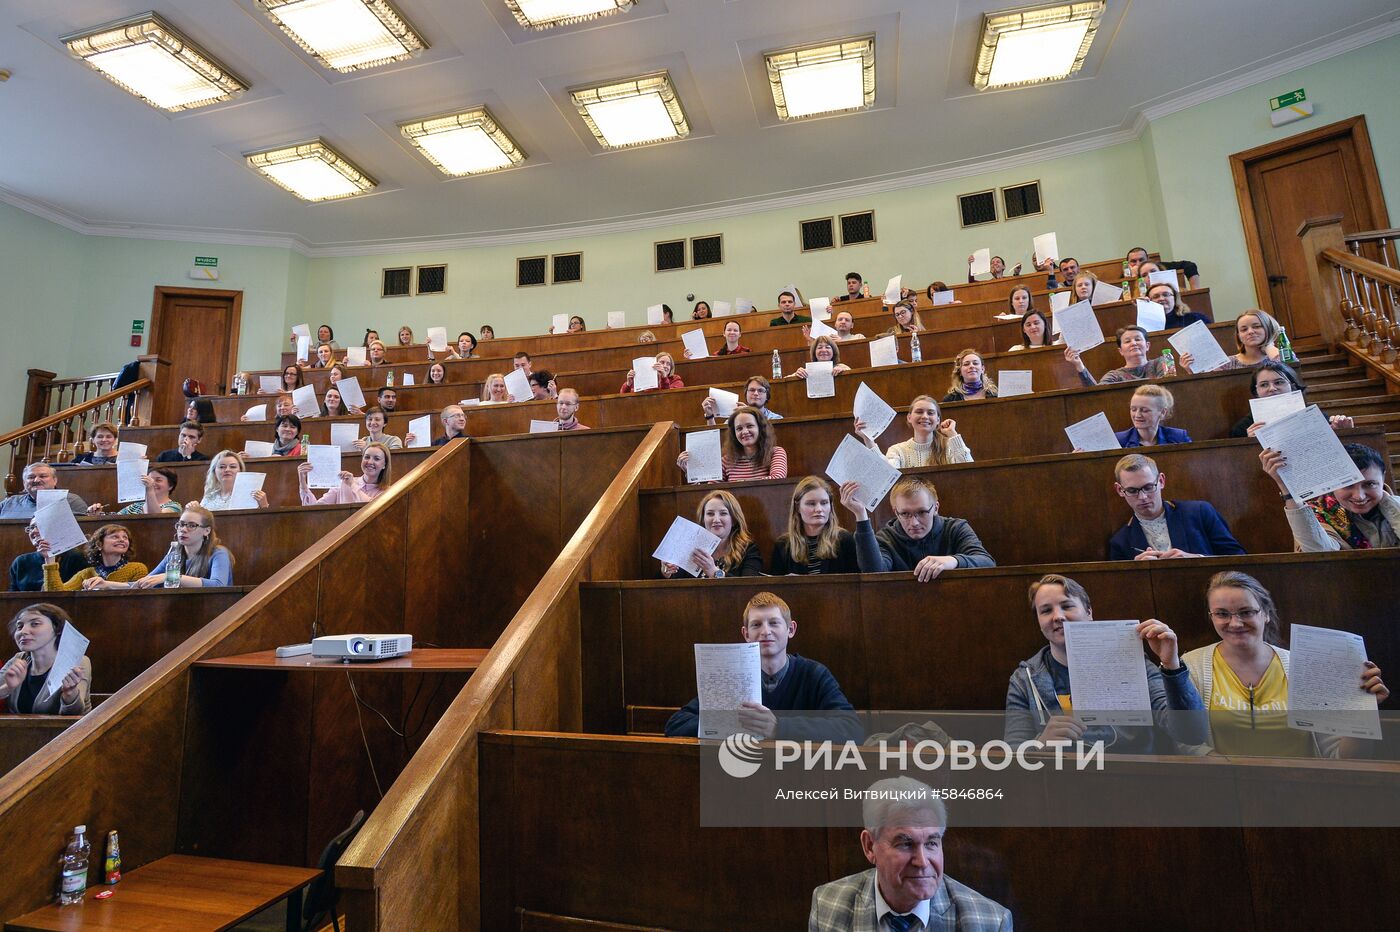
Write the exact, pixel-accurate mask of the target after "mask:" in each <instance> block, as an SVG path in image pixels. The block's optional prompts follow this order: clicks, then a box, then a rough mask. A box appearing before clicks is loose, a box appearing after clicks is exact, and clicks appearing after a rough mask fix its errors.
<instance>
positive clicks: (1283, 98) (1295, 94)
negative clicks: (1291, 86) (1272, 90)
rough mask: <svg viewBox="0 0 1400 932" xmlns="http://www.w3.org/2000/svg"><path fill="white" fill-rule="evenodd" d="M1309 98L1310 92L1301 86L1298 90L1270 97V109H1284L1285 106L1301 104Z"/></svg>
mask: <svg viewBox="0 0 1400 932" xmlns="http://www.w3.org/2000/svg"><path fill="white" fill-rule="evenodd" d="M1307 99H1308V94H1307V92H1306V91H1305V90H1303V89H1302V88H1301V87H1300V88H1298V89H1297V90H1296V91H1289V92H1288V93H1287V94H1280V95H1279V96H1277V97H1270V98H1269V109H1270V110H1282V109H1283V108H1284V107H1291V106H1293V105H1294V104H1300V103H1302V102H1303V101H1305V100H1307Z"/></svg>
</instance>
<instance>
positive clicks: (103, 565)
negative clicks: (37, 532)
mask: <svg viewBox="0 0 1400 932" xmlns="http://www.w3.org/2000/svg"><path fill="white" fill-rule="evenodd" d="M39 553H40V554H42V555H43V557H44V591H45V592H57V591H60V590H73V589H106V588H108V584H109V583H129V582H132V581H134V580H137V579H140V578H141V577H142V576H145V575H146V573H147V572H148V570H147V569H146V564H144V563H137V562H135V561H133V560H131V559H130V556H131V532H130V531H128V530H127V529H126V528H124V527H122V526H121V525H120V524H104V525H102V526H101V527H100V528H98V529H97V530H96V531H93V532H92V536H91V537H89V538H88V542H87V548H86V551H85V553H84V556H86V557H87V561H88V564H89V565H88V568H87V569H85V570H82V571H81V572H78V573H75V574H74V575H73V577H72V578H71V579H67V580H64V579H62V578H61V577H60V576H59V573H58V561H56V560H55V559H54V558H53V555H52V554H51V553H50V552H49V550H48V541H43V540H41V541H39ZM115 588H121V589H125V588H126V586H117V587H115Z"/></svg>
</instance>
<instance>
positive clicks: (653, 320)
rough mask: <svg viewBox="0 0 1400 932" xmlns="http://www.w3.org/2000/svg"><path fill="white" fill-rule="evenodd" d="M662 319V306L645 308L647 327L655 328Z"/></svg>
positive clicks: (654, 305)
mask: <svg viewBox="0 0 1400 932" xmlns="http://www.w3.org/2000/svg"><path fill="white" fill-rule="evenodd" d="M664 319H665V318H663V317H662V306H661V305H660V304H653V305H652V306H651V307H649V308H647V323H648V324H649V325H652V326H655V325H656V324H659V323H661V322H662V320H664Z"/></svg>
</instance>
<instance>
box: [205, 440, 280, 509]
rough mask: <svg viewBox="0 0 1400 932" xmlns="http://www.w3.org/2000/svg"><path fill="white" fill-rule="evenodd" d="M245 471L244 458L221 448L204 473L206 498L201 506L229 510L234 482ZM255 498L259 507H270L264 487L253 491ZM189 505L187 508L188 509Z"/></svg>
mask: <svg viewBox="0 0 1400 932" xmlns="http://www.w3.org/2000/svg"><path fill="white" fill-rule="evenodd" d="M242 471H243V458H242V457H241V456H239V455H238V454H237V453H235V452H233V451H232V450H220V451H219V452H218V453H216V454H214V458H213V459H212V460H210V461H209V471H208V472H206V473H205V474H204V498H202V499H201V500H200V502H199V504H200V507H201V508H207V509H209V510H210V511H227V510H228V509H229V508H230V507H231V505H230V504H229V503H230V502H231V501H232V500H233V484H234V482H236V481H237V479H238V474H239V473H241V472H242ZM253 500H254V501H255V502H257V503H258V507H259V508H266V507H268V504H267V493H266V492H264V491H263V490H262V489H258V490H257V491H255V492H253ZM188 507H189V506H187V508H186V510H188Z"/></svg>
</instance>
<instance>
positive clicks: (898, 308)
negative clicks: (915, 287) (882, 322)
mask: <svg viewBox="0 0 1400 932" xmlns="http://www.w3.org/2000/svg"><path fill="white" fill-rule="evenodd" d="M890 313H891V314H893V315H894V326H893V327H891V328H890V329H888V330H886V331H885V332H884V333H882V334H881V336H886V337H889V336H899V335H900V334H901V333H916V332H918V331H920V330H922V329H924V325H923V322H922V321H920V320H919V315H918V314H916V313H915V312H914V302H913V301H901V302H899V303H898V304H896V305H895V306H894V307H892V308H891V309H890Z"/></svg>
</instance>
